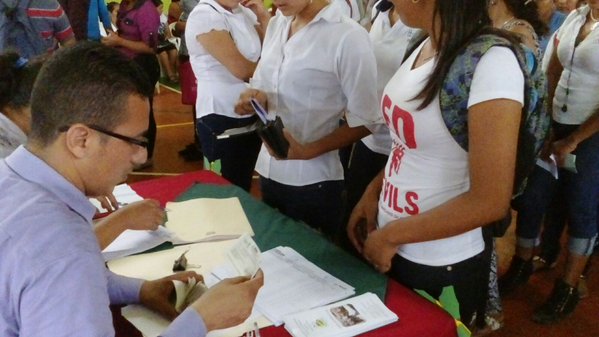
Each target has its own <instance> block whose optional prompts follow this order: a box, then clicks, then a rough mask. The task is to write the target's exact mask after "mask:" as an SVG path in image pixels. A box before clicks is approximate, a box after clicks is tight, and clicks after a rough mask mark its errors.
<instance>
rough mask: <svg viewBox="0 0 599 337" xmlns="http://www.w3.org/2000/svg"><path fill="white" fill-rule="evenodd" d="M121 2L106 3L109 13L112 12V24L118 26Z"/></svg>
mask: <svg viewBox="0 0 599 337" xmlns="http://www.w3.org/2000/svg"><path fill="white" fill-rule="evenodd" d="M119 7H120V4H119V3H118V2H116V1H113V2H109V3H107V4H106V8H107V9H108V13H110V22H112V25H113V26H115V27H116V22H117V15H118V13H119Z"/></svg>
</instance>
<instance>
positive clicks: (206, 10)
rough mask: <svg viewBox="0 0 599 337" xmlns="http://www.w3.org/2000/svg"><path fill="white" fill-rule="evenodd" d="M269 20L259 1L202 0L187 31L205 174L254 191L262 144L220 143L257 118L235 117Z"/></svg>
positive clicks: (252, 139)
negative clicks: (212, 173)
mask: <svg viewBox="0 0 599 337" xmlns="http://www.w3.org/2000/svg"><path fill="white" fill-rule="evenodd" d="M269 20H270V14H269V13H268V12H267V11H266V9H265V8H264V5H263V4H262V2H261V0H249V1H243V2H241V1H239V0H204V1H201V2H200V3H199V4H198V5H197V6H196V7H195V8H194V9H193V11H192V12H191V14H190V15H189V18H188V19H187V24H186V27H185V40H186V42H187V43H186V45H187V49H188V51H189V59H190V62H191V66H192V68H193V72H194V74H195V77H196V78H197V99H196V104H195V106H196V119H197V121H196V125H197V129H196V132H197V134H198V137H199V139H200V143H201V144H202V151H203V152H204V168H205V169H210V170H212V171H215V172H217V173H219V174H222V176H223V177H224V178H226V179H227V180H229V181H230V182H232V183H233V184H235V185H237V186H239V187H241V188H243V189H245V190H246V191H249V190H250V187H251V183H252V174H253V172H254V166H255V164H256V157H257V155H258V151H259V149H260V138H259V137H258V136H257V135H256V133H255V132H251V133H246V134H243V135H237V136H232V137H229V138H226V139H219V138H217V136H218V135H220V134H222V133H223V132H225V131H226V130H229V129H235V128H241V127H248V126H251V125H253V124H255V123H256V121H257V117H256V116H240V115H237V114H236V113H235V111H234V107H235V103H236V102H237V99H238V98H239V95H240V94H241V93H242V92H243V91H244V90H245V89H246V88H247V81H249V79H250V77H251V76H252V74H253V73H254V69H255V68H256V64H257V61H258V59H259V58H260V50H261V48H262V43H261V42H262V38H263V37H264V31H265V30H266V26H267V25H268V21H269Z"/></svg>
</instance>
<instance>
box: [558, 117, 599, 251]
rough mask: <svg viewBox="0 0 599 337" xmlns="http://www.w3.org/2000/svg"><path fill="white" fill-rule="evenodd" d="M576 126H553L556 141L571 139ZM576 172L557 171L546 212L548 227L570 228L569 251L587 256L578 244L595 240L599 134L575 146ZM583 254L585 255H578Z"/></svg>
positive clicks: (598, 194) (598, 180) (598, 195)
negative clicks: (565, 225) (569, 136)
mask: <svg viewBox="0 0 599 337" xmlns="http://www.w3.org/2000/svg"><path fill="white" fill-rule="evenodd" d="M577 128H578V125H563V124H557V123H554V131H555V136H556V139H563V138H565V137H567V136H568V135H570V134H571V133H572V132H574V130H576V129H577ZM573 154H574V155H576V170H577V171H578V173H573V172H570V171H567V170H564V169H560V170H559V179H558V182H557V189H556V193H554V195H553V199H552V200H551V206H550V207H549V210H548V212H547V220H548V226H551V227H553V228H559V226H563V224H564V223H565V222H566V221H567V222H568V224H569V230H568V232H569V235H570V250H571V251H572V250H574V251H573V252H574V253H576V254H579V255H588V254H587V253H588V247H583V246H588V245H584V244H583V245H582V246H581V244H580V240H576V239H588V240H590V242H591V244H592V241H594V239H595V237H596V236H597V205H598V204H599V133H595V134H594V135H593V136H591V137H590V138H588V139H586V140H585V141H583V142H582V143H580V144H578V147H577V148H576V150H574V152H573ZM581 253H585V254H581Z"/></svg>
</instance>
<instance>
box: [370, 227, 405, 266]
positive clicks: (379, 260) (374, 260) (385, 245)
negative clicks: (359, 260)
mask: <svg viewBox="0 0 599 337" xmlns="http://www.w3.org/2000/svg"><path fill="white" fill-rule="evenodd" d="M388 238H389V235H388V234H387V233H385V230H384V228H383V229H377V230H374V231H372V232H370V233H369V234H368V237H367V238H366V242H364V248H363V249H364V251H363V252H362V255H364V258H365V259H366V260H367V261H368V262H370V263H371V264H372V265H373V266H374V268H376V270H378V271H379V272H381V273H386V272H388V271H389V269H391V260H392V259H393V257H394V256H395V253H397V246H396V245H394V244H393V243H391V242H390V241H389V239H388Z"/></svg>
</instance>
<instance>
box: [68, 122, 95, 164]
mask: <svg viewBox="0 0 599 337" xmlns="http://www.w3.org/2000/svg"><path fill="white" fill-rule="evenodd" d="M91 136H92V132H91V130H90V129H89V128H88V127H87V126H85V125H84V124H80V123H77V124H73V125H71V127H70V128H69V130H67V132H65V146H66V147H67V149H68V150H69V152H71V153H72V154H73V156H75V157H77V158H85V157H87V156H89V154H90V150H91V149H90V145H91Z"/></svg>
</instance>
